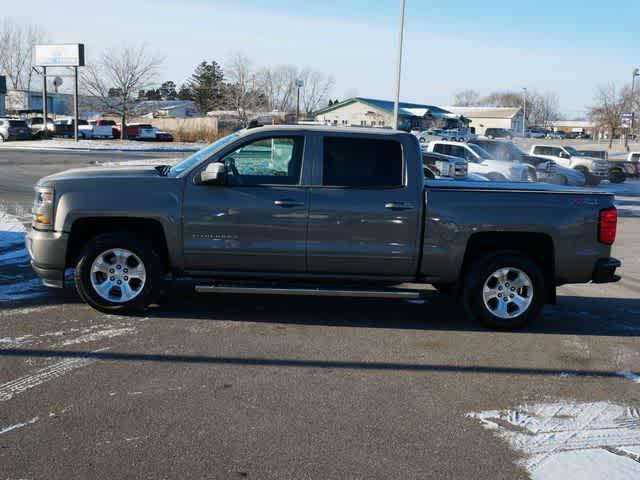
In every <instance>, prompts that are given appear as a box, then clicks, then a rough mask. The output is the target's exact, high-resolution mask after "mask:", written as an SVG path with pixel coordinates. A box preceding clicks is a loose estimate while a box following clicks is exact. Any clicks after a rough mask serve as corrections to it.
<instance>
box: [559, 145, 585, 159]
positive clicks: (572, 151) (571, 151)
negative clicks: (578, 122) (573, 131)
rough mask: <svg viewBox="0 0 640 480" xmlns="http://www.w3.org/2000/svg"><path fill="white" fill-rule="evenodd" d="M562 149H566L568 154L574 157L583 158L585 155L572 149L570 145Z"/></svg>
mask: <svg viewBox="0 0 640 480" xmlns="http://www.w3.org/2000/svg"><path fill="white" fill-rule="evenodd" d="M562 148H564V149H565V150H566V151H567V152H569V153H570V154H571V156H572V157H583V156H584V153H582V152H579V151H578V150H576V149H575V148H573V147H571V146H569V145H566V146H564V147H562Z"/></svg>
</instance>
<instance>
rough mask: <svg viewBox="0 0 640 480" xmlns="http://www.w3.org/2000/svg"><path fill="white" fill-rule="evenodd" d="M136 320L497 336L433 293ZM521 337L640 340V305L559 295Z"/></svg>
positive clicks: (185, 309) (62, 301)
mask: <svg viewBox="0 0 640 480" xmlns="http://www.w3.org/2000/svg"><path fill="white" fill-rule="evenodd" d="M55 305H60V306H63V305H66V306H68V305H77V308H87V309H89V308H90V307H88V306H85V305H83V304H82V302H81V301H80V299H79V297H78V296H77V294H76V293H75V292H74V291H73V290H72V289H65V290H52V291H50V292H49V293H48V294H46V295H44V296H41V297H37V298H33V299H25V300H21V301H16V302H0V314H1V315H7V314H8V315H10V314H11V311H12V310H14V309H20V308H36V309H37V308H38V307H44V306H55ZM130 316H132V317H136V316H140V317H149V318H152V319H158V320H163V319H166V320H179V321H189V320H210V321H225V322H251V323H273V324H289V325H315V326H329V327H350V328H390V329H408V330H443V331H446V330H451V331H470V332H479V333H491V332H492V331H491V330H489V329H486V328H484V327H483V326H482V325H480V324H479V323H477V322H474V321H472V320H470V319H468V318H466V316H465V313H464V311H463V309H462V307H461V305H459V304H457V303H456V302H455V301H454V300H452V299H450V298H448V297H446V296H442V295H439V294H437V293H435V292H433V293H429V294H428V295H427V298H426V299H425V300H424V301H419V302H418V301H396V300H375V299H350V298H331V299H327V298H313V297H294V296H292V297H286V296H282V297H270V296H259V295H223V294H219V295H214V294H210V295H202V294H201V295H196V294H193V293H191V292H188V291H187V292H185V291H177V292H173V293H172V294H171V295H170V296H169V297H166V298H164V299H163V301H162V302H161V305H159V306H153V307H151V308H149V309H147V310H145V311H142V312H140V313H137V314H131V315H130ZM516 333H536V334H537V333H542V334H553V335H597V336H620V337H636V336H640V298H638V299H634V298H603V297H579V296H563V295H560V296H558V304H557V305H548V306H546V307H545V309H544V311H543V313H542V315H541V316H540V317H539V318H538V319H536V320H535V321H533V322H532V323H531V324H530V325H528V326H527V327H525V328H524V329H522V330H519V331H518V332H516Z"/></svg>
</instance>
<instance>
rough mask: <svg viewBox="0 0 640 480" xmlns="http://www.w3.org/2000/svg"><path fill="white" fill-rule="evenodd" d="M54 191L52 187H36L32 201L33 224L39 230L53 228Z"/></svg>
mask: <svg viewBox="0 0 640 480" xmlns="http://www.w3.org/2000/svg"><path fill="white" fill-rule="evenodd" d="M54 199H55V192H54V190H53V188H52V187H36V199H35V201H34V202H33V210H32V213H33V226H34V227H35V228H37V229H39V230H52V229H53V206H54Z"/></svg>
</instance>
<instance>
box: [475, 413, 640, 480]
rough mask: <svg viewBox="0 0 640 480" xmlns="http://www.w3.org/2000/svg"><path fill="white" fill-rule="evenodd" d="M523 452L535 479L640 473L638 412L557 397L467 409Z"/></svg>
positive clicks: (613, 479) (617, 478) (613, 478)
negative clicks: (514, 406)
mask: <svg viewBox="0 0 640 480" xmlns="http://www.w3.org/2000/svg"><path fill="white" fill-rule="evenodd" d="M468 416H469V417H471V418H476V419H478V420H480V421H481V422H482V426H483V427H485V428H487V429H490V430H494V431H496V432H497V434H498V435H499V436H500V437H502V438H503V439H505V440H506V441H507V442H508V443H509V444H510V445H511V447H513V448H514V449H516V450H518V451H519V452H521V453H522V454H524V456H525V459H524V460H523V465H524V467H525V468H526V469H527V471H528V472H529V474H530V475H531V478H532V479H533V480H538V479H540V480H542V479H544V480H571V479H581V480H583V479H596V478H607V480H622V479H632V478H640V462H638V459H637V457H634V455H635V452H637V451H638V447H639V446H640V411H639V410H638V409H637V408H635V407H627V406H622V405H616V404H612V403H609V402H593V403H580V402H571V401H569V402H556V403H538V404H533V405H523V406H520V407H518V408H517V409H515V410H488V411H484V412H479V413H470V414H468Z"/></svg>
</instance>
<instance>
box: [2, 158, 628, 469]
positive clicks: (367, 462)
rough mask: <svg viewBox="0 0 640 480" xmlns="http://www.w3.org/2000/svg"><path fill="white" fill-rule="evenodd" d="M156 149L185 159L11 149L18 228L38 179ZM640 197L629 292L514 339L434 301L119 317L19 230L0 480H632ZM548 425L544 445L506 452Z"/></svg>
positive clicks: (193, 301)
mask: <svg viewBox="0 0 640 480" xmlns="http://www.w3.org/2000/svg"><path fill="white" fill-rule="evenodd" d="M21 155H23V156H24V155H31V156H34V155H37V156H38V158H42V159H43V160H42V161H41V162H39V163H32V164H29V165H25V164H24V162H21V159H22V158H24V157H22V156H21ZM159 157H161V158H162V159H164V160H166V159H167V158H170V157H175V154H158V153H154V154H141V153H120V154H115V153H86V152H75V153H73V154H72V153H68V152H56V153H52V152H49V153H38V152H36V153H33V152H16V151H12V152H5V151H3V152H0V159H12V160H8V161H7V162H6V163H5V164H0V172H1V173H2V174H1V175H0V201H1V202H2V203H3V204H4V209H5V211H6V213H7V215H10V216H11V218H13V219H17V221H19V222H20V221H26V220H27V218H28V212H29V209H30V203H31V201H32V195H33V193H32V192H33V190H32V186H33V183H35V180H37V178H39V177H41V176H44V175H47V174H49V173H53V172H56V171H60V170H63V169H65V168H70V167H71V166H74V167H82V166H89V165H91V164H92V163H95V162H96V161H98V162H106V161H113V160H114V159H115V160H116V161H128V160H140V161H149V160H150V159H152V158H159ZM629 185H630V186H629ZM636 187H637V186H636V185H635V184H628V185H626V186H625V187H624V188H625V189H624V190H623V192H624V195H623V196H622V197H621V199H620V200H619V203H620V206H621V208H623V209H624V211H625V212H627V213H625V214H624V215H623V216H622V217H621V219H620V223H619V231H618V241H617V243H616V245H615V248H614V256H616V257H618V258H621V259H622V260H623V267H622V269H621V270H620V274H621V275H622V277H623V280H622V281H621V282H619V283H617V284H609V285H573V286H567V287H562V288H560V290H559V301H558V305H556V306H548V307H546V308H545V311H544V314H543V316H542V317H541V318H540V319H539V321H537V322H536V323H535V324H533V325H531V326H529V327H528V328H526V329H525V330H523V331H519V332H493V331H489V330H486V329H484V328H483V327H481V326H479V325H476V324H474V323H471V322H469V321H467V320H466V319H465V318H464V316H463V314H462V311H461V309H460V308H459V307H458V306H457V305H455V304H452V303H451V302H450V301H449V300H447V299H446V298H442V297H440V296H438V295H437V294H435V292H430V294H429V296H428V298H427V300H426V301H425V302H424V303H419V302H398V301H379V300H356V299H344V298H342V299H332V300H331V301H327V300H326V299H314V298H300V297H296V298H288V297H275V298H273V297H271V298H265V297H247V296H233V295H226V296H196V295H194V294H191V293H190V292H188V291H185V290H180V291H177V292H174V293H173V294H171V295H170V296H169V297H168V298H166V299H165V302H164V303H163V304H162V306H160V307H158V308H153V309H150V310H149V311H147V312H145V313H144V314H143V315H139V316H108V315H104V314H101V313H99V312H96V311H94V310H91V309H90V308H89V307H86V306H85V305H83V304H81V303H80V301H79V299H78V298H77V297H76V295H75V294H74V293H73V292H71V291H68V292H61V291H56V290H52V291H47V290H46V289H45V288H44V287H41V286H40V285H39V283H38V282H37V280H36V279H35V276H34V274H33V273H32V272H31V270H30V268H29V265H28V258H27V257H26V256H25V253H24V250H22V245H21V244H20V239H21V235H22V234H21V233H20V232H19V231H17V230H18V229H16V231H14V232H12V234H11V235H8V236H7V237H6V238H7V240H5V241H4V243H2V242H1V241H0V478H11V479H14V478H82V479H86V478H105V479H106V478H109V479H112V478H231V479H233V478H258V479H306V478H308V479H333V478H336V479H345V478H380V479H392V478H397V479H412V478H456V479H458V478H491V479H499V478H505V479H518V478H530V477H533V478H561V477H562V478H565V479H567V478H584V477H573V476H571V474H574V475H576V474H578V475H579V474H580V470H579V468H587V471H588V469H589V468H591V472H592V473H593V471H594V470H593V468H597V467H593V466H591V467H590V464H589V463H588V462H586V463H585V462H583V463H584V465H582V464H581V465H578V466H576V465H577V464H576V462H574V460H575V459H573V457H571V458H570V456H571V455H573V456H575V455H578V454H580V453H586V455H587V456H591V457H592V458H594V456H597V455H610V456H611V457H610V458H609V457H607V462H608V463H607V462H605V465H607V466H608V467H607V468H612V470H611V471H612V472H613V473H612V474H611V475H612V476H609V478H625V477H615V473H616V472H618V473H619V472H622V474H625V475H626V474H628V475H629V476H628V478H634V476H633V475H635V474H638V475H640V462H639V461H638V459H639V458H640V455H638V454H640V451H638V446H640V414H639V413H638V411H639V410H640V377H638V375H640V347H639V343H638V337H640V241H639V240H638V238H640V216H636V215H635V213H634V212H636V211H638V210H640V193H639V194H638V195H636V194H635V192H636V190H638V189H637V188H636ZM12 286H13V287H12ZM527 405H528V406H535V408H533V409H529V410H527V408H525V407H526V406H527ZM544 406H553V410H554V412H555V413H554V414H552V415H551V416H550V417H545V416H544V415H545V413H544V412H546V411H547V410H545V408H543V407H544ZM617 407H620V408H622V409H623V413H621V414H615V415H618V416H615V415H614V414H612V415H613V417H612V418H613V420H612V423H611V425H614V426H613V427H611V425H609V424H605V423H603V422H604V421H605V419H606V418H608V416H607V415H609V413H611V412H614V413H615V411H616V410H615V408H617ZM532 411H533V412H534V413H531V412H532ZM525 414H526V415H525ZM536 415H537V420H538V422H539V423H538V424H536V425H539V424H542V425H543V426H542V427H535V428H536V429H537V430H535V431H534V432H533V433H535V434H536V435H538V434H539V433H540V432H542V433H544V434H545V436H543V437H536V436H535V435H533V434H531V435H530V434H529V433H527V435H528V437H527V438H526V440H527V441H525V442H524V443H523V442H522V441H520V442H519V443H518V441H515V442H514V441H512V440H513V438H515V436H517V435H523V432H525V433H526V432H530V431H531V428H532V427H531V425H533V424H535V422H534V420H536V418H535V417H536ZM525 417H526V418H525ZM586 417H588V418H586ZM614 417H615V418H614ZM623 417H624V418H623ZM550 418H552V419H555V420H558V419H560V420H562V419H566V418H570V419H572V423H571V426H570V428H569V429H568V430H567V429H566V428H564V427H562V428H560V427H558V429H557V430H554V428H556V427H554V426H553V425H554V424H553V422H552V421H551V420H549V419H550ZM585 418H586V420H585ZM523 419H524V420H523ZM574 419H575V421H573V420H574ZM603 425H605V426H603ZM543 427H544V428H543ZM572 429H573V430H572ZM560 431H562V432H567V431H569V432H570V435H567V437H566V441H564V440H563V442H561V443H557V444H556V443H554V442H555V440H554V438H560V437H563V435H564V433H558V432H560ZM605 431H606V432H607V433H606V434H603V433H602V432H605ZM547 433H548V435H547ZM556 433H557V435H556ZM623 437H624V438H623ZM576 438H578V439H580V442H581V443H579V445H578V446H575V445H574V444H572V443H571V442H572V441H574V440H575V439H576ZM594 439H596V440H594ZM621 439H622V440H621ZM516 440H518V439H516ZM547 447H548V448H547ZM584 458H586V457H584ZM558 459H560V460H558ZM572 459H573V460H572ZM562 462H564V463H562ZM571 462H574V463H571ZM578 463H579V462H578ZM585 465H586V467H585ZM611 466H613V467H611ZM563 468H564V469H565V470H566V471H568V472H569V473H568V474H566V472H565V470H563ZM549 472H552V474H553V475H556V476H555V477H554V476H552V475H551V474H550V473H549ZM563 472H565V473H564V476H563ZM576 472H577V473H576ZM596 473H597V472H596ZM635 478H638V477H637V476H636V477H635Z"/></svg>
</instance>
